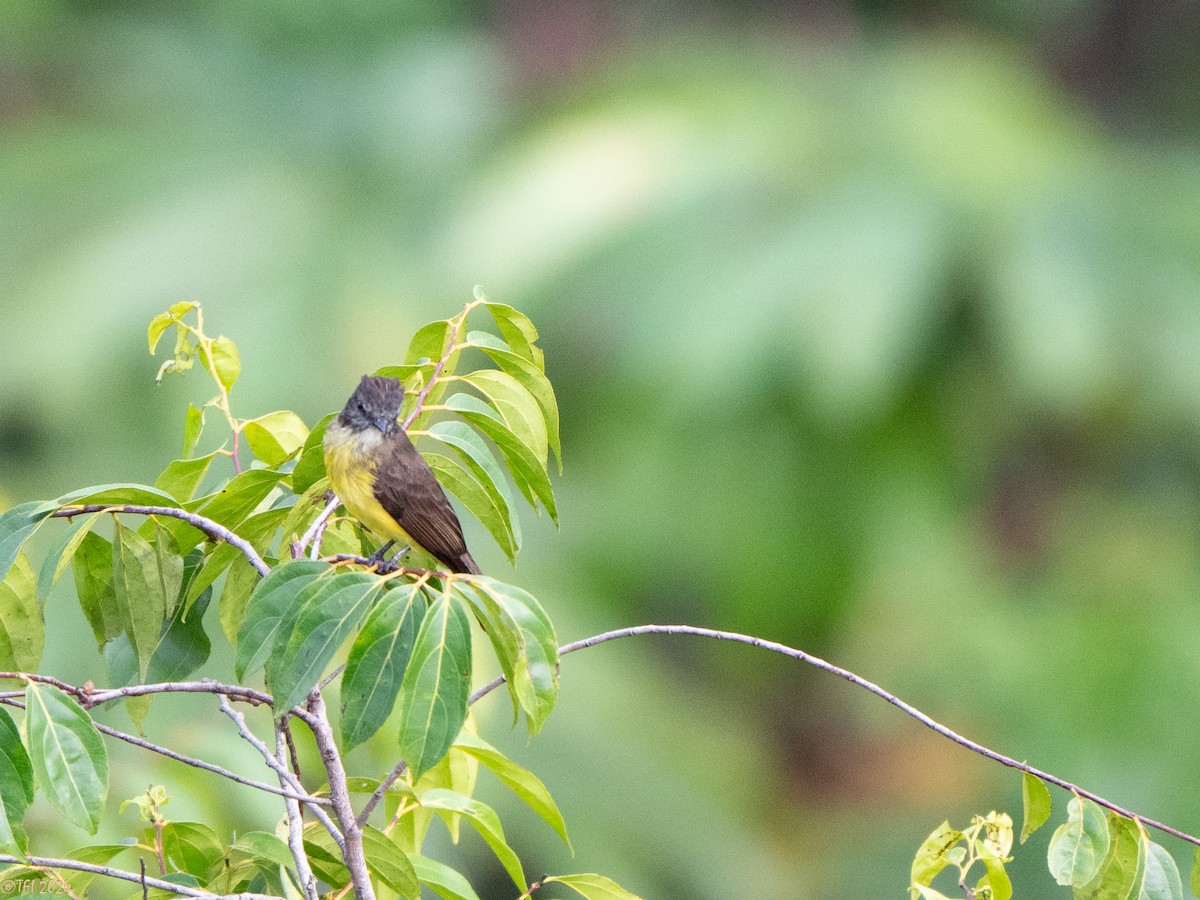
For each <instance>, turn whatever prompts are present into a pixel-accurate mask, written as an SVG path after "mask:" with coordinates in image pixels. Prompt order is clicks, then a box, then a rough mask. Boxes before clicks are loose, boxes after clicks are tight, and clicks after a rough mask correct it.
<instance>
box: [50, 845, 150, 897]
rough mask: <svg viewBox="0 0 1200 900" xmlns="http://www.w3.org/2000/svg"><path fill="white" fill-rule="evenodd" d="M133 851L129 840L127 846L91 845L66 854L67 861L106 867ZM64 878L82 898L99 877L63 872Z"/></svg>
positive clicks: (86, 873) (83, 873)
mask: <svg viewBox="0 0 1200 900" xmlns="http://www.w3.org/2000/svg"><path fill="white" fill-rule="evenodd" d="M133 849H134V842H133V839H132V838H130V843H128V844H93V845H91V846H88V847H79V848H77V849H75V850H72V851H71V852H70V853H68V854H67V859H74V860H77V861H79V862H84V863H91V864H92V865H93V866H106V865H108V864H109V863H110V862H112V861H113V859H114V858H115V857H117V856H119V855H120V854H122V853H124V852H125V851H127V850H133ZM61 874H62V875H63V876H64V877H66V878H68V879H69V880H70V883H71V887H72V888H74V889H75V895H76V896H77V897H82V896H83V895H84V893H85V889H86V888H87V886H88V885H89V884H91V883H92V879H94V878H97V877H99V876H98V874H97V873H95V872H71V873H69V874H68V873H67V872H63V873H61Z"/></svg>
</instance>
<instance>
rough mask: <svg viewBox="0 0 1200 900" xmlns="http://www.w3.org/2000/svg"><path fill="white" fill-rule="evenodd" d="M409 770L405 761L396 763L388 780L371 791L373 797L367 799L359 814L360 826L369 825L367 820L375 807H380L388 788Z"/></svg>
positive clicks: (384, 780)
mask: <svg viewBox="0 0 1200 900" xmlns="http://www.w3.org/2000/svg"><path fill="white" fill-rule="evenodd" d="M406 769H408V763H406V762H405V761H404V760H400V762H398V763H396V765H395V767H394V768H393V769H392V771H390V772H389V773H388V776H387V778H385V779H383V781H381V782H379V785H378V786H377V787H376V788H375V790H373V791H371V796H370V797H368V798H367V802H366V803H365V804H363V808H362V811H361V812H360V813H359V814H358V824H359V825H360V826H362V825H366V824H367V819H368V818H370V816H371V813H372V812H374V810H375V807H376V806H378V805H379V801H380V800H382V799H383V795H384V794H386V793H387V790H388V788H390V787H391V786H392V785H393V784H395V783H396V779H397V778H399V777H400V776H401V775H403V774H404V772H405V770H406Z"/></svg>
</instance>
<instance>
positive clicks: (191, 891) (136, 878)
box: [0, 853, 279, 900]
mask: <svg viewBox="0 0 1200 900" xmlns="http://www.w3.org/2000/svg"><path fill="white" fill-rule="evenodd" d="M0 863H11V864H14V865H22V866H34V867H37V868H44V869H72V870H74V871H76V872H91V873H92V874H93V875H104V876H106V877H108V878H119V879H121V880H122V881H130V882H133V883H134V884H143V883H144V884H145V885H146V886H147V887H152V888H155V889H156V890H160V891H167V892H169V893H171V894H179V895H180V896H183V897H196V898H197V900H217V898H220V897H224V898H226V900H279V898H278V897H272V896H271V895H270V894H250V893H242V894H213V893H211V892H209V891H201V890H198V889H196V888H192V887H188V886H187V885H183V884H175V883H174V882H171V881H163V880H161V879H158V878H147V877H146V876H145V875H141V874H138V873H137V872H126V871H125V870H124V869H114V868H113V867H112V866H96V865H92V864H91V863H85V862H79V861H78V860H74V859H55V858H54V857H50V856H26V857H24V858H23V859H22V858H20V857H16V856H10V855H8V854H7V853H0Z"/></svg>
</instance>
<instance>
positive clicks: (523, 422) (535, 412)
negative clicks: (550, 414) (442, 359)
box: [462, 369, 549, 469]
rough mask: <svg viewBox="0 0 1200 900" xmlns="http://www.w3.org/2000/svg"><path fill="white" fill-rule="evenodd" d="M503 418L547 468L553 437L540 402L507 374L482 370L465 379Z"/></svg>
mask: <svg viewBox="0 0 1200 900" xmlns="http://www.w3.org/2000/svg"><path fill="white" fill-rule="evenodd" d="M462 380H463V381H465V382H466V383H467V384H469V385H471V387H473V388H475V389H476V390H477V391H479V392H480V393H481V394H483V396H484V397H485V398H486V399H487V401H488V403H489V404H491V406H492V408H493V409H495V410H496V412H497V413H498V414H499V416H500V418H501V420H502V421H503V422H504V424H505V425H506V426H507V427H508V430H509V431H511V432H512V433H513V435H514V436H515V437H516V438H517V440H519V441H520V442H521V444H522V445H523V446H525V447H527V448H528V449H529V452H530V453H532V454H533V456H534V457H535V458H536V459H537V461H538V463H539V465H540V467H541V468H543V469H545V468H546V467H547V462H546V461H547V456H548V448H549V433H548V432H547V430H546V420H545V418H544V416H543V413H542V409H541V407H540V406H539V405H538V402H537V399H536V398H535V397H534V396H533V394H531V393H529V390H528V389H527V388H526V387H525V386H524V385H522V384H521V382H519V381H517V379H515V378H513V377H512V376H511V375H509V374H508V373H507V372H498V371H496V370H495V369H481V370H480V371H478V372H472V373H470V374H469V375H464V376H463V379H462Z"/></svg>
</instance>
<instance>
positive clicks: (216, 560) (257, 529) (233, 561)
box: [185, 507, 291, 643]
mask: <svg viewBox="0 0 1200 900" xmlns="http://www.w3.org/2000/svg"><path fill="white" fill-rule="evenodd" d="M290 512H291V510H289V509H287V508H286V507H278V508H275V509H267V510H263V511H262V512H260V513H255V514H254V515H252V516H250V517H249V518H248V519H246V520H245V521H243V522H242V523H241V524H240V525H238V534H239V535H241V536H242V537H243V538H245V539H246V540H247V541H249V542H250V545H251V546H252V547H254V549H255V550H257V551H258V553H259V555H260V556H261V555H265V554H266V552H267V548H268V547H269V546H270V544H271V542H272V540H273V539H274V537H275V532H276V530H278V528H279V522H280V520H281V519H284V518H285V517H286V516H287V515H288V514H289V513H290ZM231 565H233V566H243V567H245V568H246V569H249V570H250V572H249V574H250V576H251V577H252V578H253V579H257V578H258V570H257V569H255V568H254V567H253V566H251V565H250V561H249V560H248V559H246V557H245V555H244V554H243V553H242V551H241V550H239V549H238V548H236V547H234V546H233V545H232V544H226V543H221V544H218V545H217V546H216V548H214V549H213V550H212V551H211V552H209V553H208V554H207V556H205V557H204V560H203V563H202V564H201V566H200V568H199V570H198V571H197V572H196V573H195V575H194V576H193V577H192V578H191V579H190V580H189V581H188V591H187V596H186V598H185V602H186V603H188V604H191V603H194V602H196V598H197V597H198V596H200V594H202V593H203V592H204V591H206V590H207V589H208V588H210V587H211V586H212V585H213V583H214V582H215V581H216V580H217V578H219V577H220V575H221V573H222V572H224V571H225V570H226V569H228V568H229V567H230V566H231ZM230 577H231V578H232V577H233V576H232V575H231V576H230ZM253 584H254V583H253V582H252V583H251V589H253ZM226 585H228V581H226ZM246 595H247V597H248V596H249V591H247V592H246ZM226 600H227V597H226V594H225V593H224V592H222V594H221V609H222V613H224V611H225V609H226V605H227V604H226ZM243 612H245V606H244V605H243V606H242V607H241V608H240V609H239V610H238V611H237V619H236V622H235V624H234V627H233V630H232V632H231V635H232V636H231V637H230V643H233V638H234V637H236V636H237V625H239V624H241V621H242V619H241V615H242V613H243Z"/></svg>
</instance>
